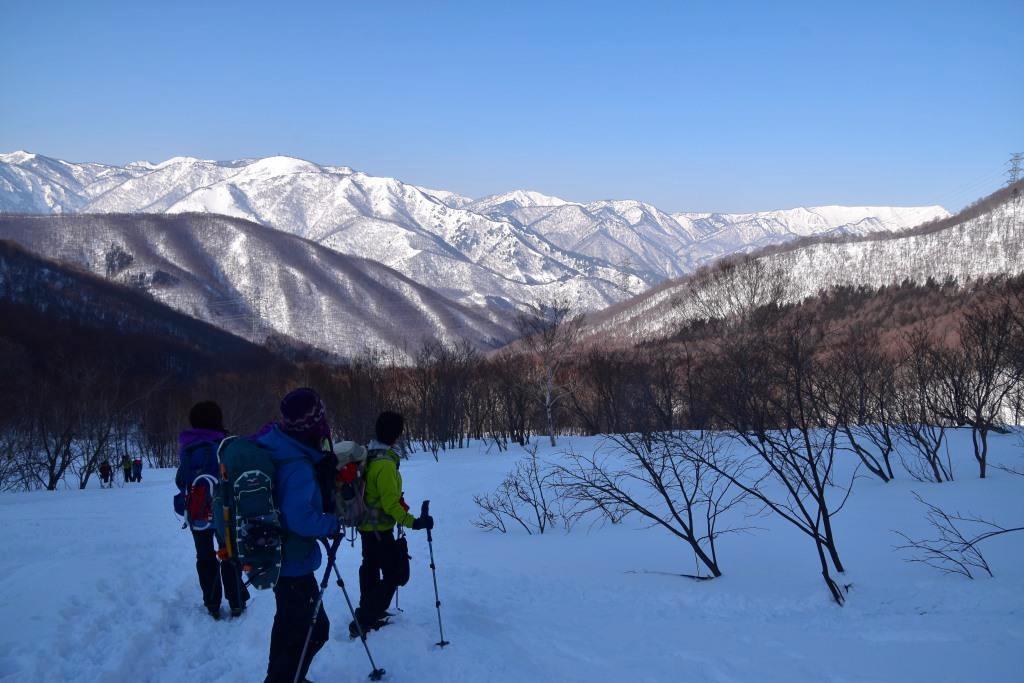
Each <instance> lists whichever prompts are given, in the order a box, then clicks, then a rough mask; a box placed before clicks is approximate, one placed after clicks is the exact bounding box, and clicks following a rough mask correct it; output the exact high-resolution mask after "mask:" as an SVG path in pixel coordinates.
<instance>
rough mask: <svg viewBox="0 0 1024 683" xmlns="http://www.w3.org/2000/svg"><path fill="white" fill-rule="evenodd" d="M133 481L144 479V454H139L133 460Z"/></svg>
mask: <svg viewBox="0 0 1024 683" xmlns="http://www.w3.org/2000/svg"><path fill="white" fill-rule="evenodd" d="M132 481H142V456H141V455H137V456H135V459H134V460H132Z"/></svg>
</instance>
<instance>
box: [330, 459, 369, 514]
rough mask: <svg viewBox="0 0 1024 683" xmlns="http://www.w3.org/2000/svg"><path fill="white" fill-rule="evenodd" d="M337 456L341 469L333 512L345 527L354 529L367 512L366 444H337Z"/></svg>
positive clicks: (339, 468) (339, 469) (335, 486)
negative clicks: (364, 445)
mask: <svg viewBox="0 0 1024 683" xmlns="http://www.w3.org/2000/svg"><path fill="white" fill-rule="evenodd" d="M333 451H334V455H336V456H337V458H338V473H337V475H335V478H334V512H335V514H336V515H337V516H338V521H339V522H341V526H342V529H349V530H352V531H353V532H354V531H355V530H356V529H358V528H359V525H360V524H362V523H363V521H364V520H365V519H366V515H367V507H366V498H365V494H366V448H364V447H363V446H360V445H359V444H357V443H356V442H355V441H340V442H338V443H336V444H334V448H333Z"/></svg>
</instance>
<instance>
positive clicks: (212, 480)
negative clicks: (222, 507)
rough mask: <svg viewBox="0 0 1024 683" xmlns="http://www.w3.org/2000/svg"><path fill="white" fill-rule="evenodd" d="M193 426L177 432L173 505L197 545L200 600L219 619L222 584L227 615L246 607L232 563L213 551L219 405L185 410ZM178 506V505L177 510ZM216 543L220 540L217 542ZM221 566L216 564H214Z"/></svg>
mask: <svg viewBox="0 0 1024 683" xmlns="http://www.w3.org/2000/svg"><path fill="white" fill-rule="evenodd" d="M188 420H189V423H190V424H191V425H192V428H191V429H186V430H185V431H183V432H182V433H181V434H180V435H179V436H178V447H179V450H178V454H179V458H180V460H179V464H178V472H177V474H176V475H175V477H174V483H175V484H177V486H178V491H179V493H178V495H177V496H175V508H176V509H177V510H178V512H179V514H184V515H185V519H186V521H187V522H188V525H189V527H190V529H191V530H192V540H193V541H194V542H195V546H196V572H197V573H198V574H199V586H200V587H201V588H202V589H203V604H204V605H206V609H207V611H209V613H210V616H212V617H213V618H214V619H220V601H221V595H222V593H221V584H222V583H223V595H224V596H225V597H226V598H227V599H228V605H230V607H231V616H233V617H237V616H240V615H241V614H242V612H243V611H244V610H245V601H246V600H247V599H248V598H249V592H248V591H247V590H246V588H245V586H244V585H243V583H242V575H241V571H240V570H239V567H238V564H237V563H235V562H219V561H218V560H217V554H216V552H215V551H214V547H213V545H214V544H213V542H214V538H215V534H214V527H213V514H214V510H213V495H214V492H215V491H216V489H217V480H218V466H217V446H218V445H219V444H220V442H221V440H222V439H223V438H224V436H225V434H226V433H227V430H225V429H224V418H223V416H222V414H221V410H220V406H218V405H217V404H216V403H214V402H213V401H203V402H202V403H197V404H195V405H194V406H192V410H191V411H189V414H188ZM179 508H180V509H179ZM217 543H218V545H219V544H220V540H219V539H218V541H217ZM218 565H219V567H218Z"/></svg>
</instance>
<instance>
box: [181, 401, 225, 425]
mask: <svg viewBox="0 0 1024 683" xmlns="http://www.w3.org/2000/svg"><path fill="white" fill-rule="evenodd" d="M188 422H189V424H190V425H192V428H193V429H210V430H213V431H216V432H223V431H226V430H225V429H224V415H223V414H221V412H220V406H219V405H217V404H216V403H214V402H213V401H200V402H199V403H197V404H195V405H194V406H192V410H190V411H188Z"/></svg>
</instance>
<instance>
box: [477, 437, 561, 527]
mask: <svg viewBox="0 0 1024 683" xmlns="http://www.w3.org/2000/svg"><path fill="white" fill-rule="evenodd" d="M524 450H525V451H526V454H527V457H526V458H524V459H523V460H520V461H519V462H517V463H516V466H515V468H513V470H512V471H511V472H510V473H509V474H508V476H506V477H505V479H504V480H503V481H502V482H501V484H500V485H499V486H498V489H497V490H496V491H495V492H494V493H493V494H489V495H482V496H474V497H473V502H474V503H476V505H477V507H479V508H480V511H481V512H480V516H479V517H478V518H477V519H476V520H474V521H473V525H474V526H476V527H478V528H480V529H484V530H485V531H500V532H501V533H506V532H507V531H508V524H511V523H516V524H519V526H521V527H522V528H523V529H524V530H525V531H526V533H528V534H530V535H533V534H534V533H537V534H543V533H544V532H545V531H547V530H548V528H549V527H550V526H551V524H553V523H554V522H555V521H556V520H557V518H558V515H557V514H556V512H555V505H554V503H555V499H556V496H555V492H554V489H553V480H554V472H553V471H552V470H551V469H549V468H547V467H545V466H544V464H543V463H541V462H540V461H539V460H538V458H537V445H536V444H531V445H529V446H526V447H524Z"/></svg>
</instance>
